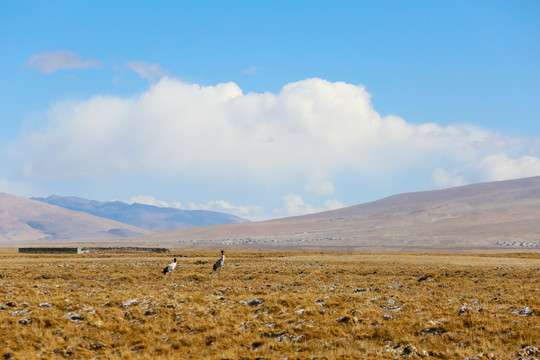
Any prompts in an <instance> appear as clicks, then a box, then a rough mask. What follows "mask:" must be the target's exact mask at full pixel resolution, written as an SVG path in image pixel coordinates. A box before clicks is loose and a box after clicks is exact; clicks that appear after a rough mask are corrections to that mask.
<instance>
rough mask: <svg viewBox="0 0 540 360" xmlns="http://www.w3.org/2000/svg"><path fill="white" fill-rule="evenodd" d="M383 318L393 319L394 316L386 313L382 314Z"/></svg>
mask: <svg viewBox="0 0 540 360" xmlns="http://www.w3.org/2000/svg"><path fill="white" fill-rule="evenodd" d="M382 318H383V320H392V319H393V318H394V317H393V316H392V315H390V314H384V315H383V316H382Z"/></svg>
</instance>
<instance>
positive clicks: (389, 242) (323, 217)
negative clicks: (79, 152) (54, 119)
mask: <svg viewBox="0 0 540 360" xmlns="http://www.w3.org/2000/svg"><path fill="white" fill-rule="evenodd" d="M6 199H7V200H6ZM48 199H49V200H47V199H41V201H37V200H29V199H24V198H17V197H14V196H12V195H7V194H0V201H1V202H0V244H2V240H3V243H4V245H5V244H6V243H7V244H14V243H15V242H16V241H17V240H22V239H26V240H34V242H37V243H44V242H47V240H50V241H49V242H51V243H52V242H53V241H52V240H55V239H56V240H58V241H56V243H63V244H65V243H72V244H81V243H85V242H84V241H82V240H80V239H99V242H100V243H101V244H110V245H114V246H122V245H126V244H128V243H129V245H130V246H133V245H145V246H147V245H153V246H166V247H170V248H199V247H207V248H227V249H228V248H240V249H250V248H251V249H253V248H260V249H263V248H265V249H276V250H282V249H296V250H300V249H305V250H342V251H364V250H388V249H390V250H392V251H402V250H414V251H422V250H423V249H426V250H429V249H436V250H437V249H438V250H445V249H446V250H451V251H452V250H456V249H458V250H459V249H461V250H466V249H495V250H502V249H506V250H508V249H510V250H513V251H515V250H524V249H527V250H540V177H531V178H523V179H516V180H507V181H496V182H489V183H480V184H473V185H466V186H460V187H454V188H449V189H444V190H433V191H421V192H413V193H406V194H399V195H394V196H390V197H387V198H384V199H381V200H377V201H373V202H369V203H365V204H360V205H355V206H350V207H346V208H342V209H338V210H332V211H326V212H321V213H317V214H311V215H304V216H297V217H289V218H283V219H275V220H268V221H259V222H242V219H238V218H233V219H234V220H237V222H232V223H227V224H216V225H206V226H191V227H182V228H177V229H174V230H169V231H159V232H156V231H154V230H148V228H149V225H148V224H150V223H152V224H154V223H155V224H161V225H159V226H163V227H162V229H165V228H166V225H163V224H162V223H161V221H164V219H169V220H170V219H171V216H172V219H176V217H175V216H174V215H171V214H172V213H169V210H163V209H162V210H159V211H158V212H157V214H158V215H156V213H154V212H152V211H151V212H149V213H146V212H144V211H141V209H146V205H142V206H139V205H136V206H131V205H127V204H123V203H117V202H113V203H100V202H93V201H91V200H84V199H80V198H61V197H52V198H48ZM44 200H47V201H50V202H52V203H57V204H63V206H68V204H70V205H69V206H70V207H71V208H73V209H74V210H75V209H76V210H78V211H74V210H68V209H64V208H61V207H59V206H56V205H51V204H47V203H44V202H43V201H44ZM6 201H7V202H8V205H7V206H6ZM75 203H77V205H74V204H75ZM122 204H123V205H122ZM112 209H117V213H116V212H115V211H113V210H112ZM147 210H148V209H147ZM81 211H88V212H93V213H94V215H106V214H109V215H108V216H110V217H111V218H114V219H118V220H122V221H131V222H132V224H126V223H121V222H117V221H113V220H111V219H104V218H100V217H97V216H94V215H90V214H88V213H83V212H81ZM131 211H133V213H135V214H138V215H139V217H137V216H134V215H132V213H130V212H131ZM65 212H69V216H68V215H67V214H66V213H65ZM130 214H131V215H130ZM76 215H77V216H76ZM169 215H171V216H169ZM91 219H92V221H98V220H99V221H101V223H96V224H93V225H87V223H86V222H85V221H90V220H91ZM133 219H138V220H137V221H136V222H135V221H134V220H133ZM156 219H157V220H156ZM182 219H185V218H182ZM178 223H179V224H185V223H184V220H181V221H179V222H178ZM98 224H99V225H100V226H101V227H98V226H97V225H98ZM201 224H205V223H204V221H202V223H201ZM15 225H17V226H15ZM134 225H138V226H134ZM61 226H64V227H66V228H67V229H66V230H65V231H64V232H63V233H62V232H60V230H58V229H59V228H60V227H61ZM90 230H92V231H90ZM25 234H26V235H25ZM115 234H116V235H115ZM121 236H129V237H128V238H125V237H124V238H122V237H121ZM63 239H65V240H63ZM93 241H94V243H95V242H96V240H93Z"/></svg>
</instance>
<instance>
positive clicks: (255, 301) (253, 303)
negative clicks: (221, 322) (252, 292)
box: [247, 299, 264, 306]
mask: <svg viewBox="0 0 540 360" xmlns="http://www.w3.org/2000/svg"><path fill="white" fill-rule="evenodd" d="M263 302H264V301H262V300H260V299H253V300H249V301H248V302H247V304H248V305H249V306H259V305H262V303H263Z"/></svg>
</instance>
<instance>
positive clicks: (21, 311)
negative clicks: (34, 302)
mask: <svg viewBox="0 0 540 360" xmlns="http://www.w3.org/2000/svg"><path fill="white" fill-rule="evenodd" d="M27 312H28V309H23V310H13V311H12V312H11V315H13V316H20V315H22V314H26V313H27Z"/></svg>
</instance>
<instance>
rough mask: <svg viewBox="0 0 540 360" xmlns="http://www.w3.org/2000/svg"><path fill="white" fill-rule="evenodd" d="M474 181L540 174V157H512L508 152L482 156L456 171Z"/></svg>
mask: <svg viewBox="0 0 540 360" xmlns="http://www.w3.org/2000/svg"><path fill="white" fill-rule="evenodd" d="M456 174H458V176H460V177H462V178H467V179H471V180H472V181H473V182H482V181H497V180H508V179H518V178H523V177H529V176H538V175H540V159H539V158H537V157H534V156H527V155H526V156H521V157H517V158H515V159H514V158H510V157H508V155H506V154H493V155H488V156H485V157H482V158H481V159H479V160H477V161H474V162H472V163H470V164H467V166H465V167H463V168H462V169H459V170H457V171H456Z"/></svg>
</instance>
